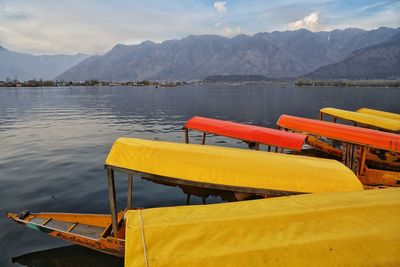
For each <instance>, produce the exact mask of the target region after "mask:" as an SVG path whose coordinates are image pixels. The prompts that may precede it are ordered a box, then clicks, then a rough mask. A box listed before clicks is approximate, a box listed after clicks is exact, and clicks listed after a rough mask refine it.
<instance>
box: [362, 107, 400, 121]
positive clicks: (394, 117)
mask: <svg viewBox="0 0 400 267" xmlns="http://www.w3.org/2000/svg"><path fill="white" fill-rule="evenodd" d="M356 112H358V113H363V114H370V115H374V116H378V117H382V118H387V119H392V120H397V121H400V114H397V113H391V112H386V111H381V110H376V109H370V108H360V109H358V110H357V111H356Z"/></svg>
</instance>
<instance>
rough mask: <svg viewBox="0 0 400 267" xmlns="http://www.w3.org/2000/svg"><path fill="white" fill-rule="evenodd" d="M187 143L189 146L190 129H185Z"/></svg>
mask: <svg viewBox="0 0 400 267" xmlns="http://www.w3.org/2000/svg"><path fill="white" fill-rule="evenodd" d="M185 143H186V144H189V129H188V128H185Z"/></svg>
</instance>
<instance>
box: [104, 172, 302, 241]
mask: <svg viewBox="0 0 400 267" xmlns="http://www.w3.org/2000/svg"><path fill="white" fill-rule="evenodd" d="M105 168H106V171H107V179H108V199H109V204H110V213H111V223H112V232H113V235H114V236H116V234H117V232H118V227H119V225H118V219H117V203H116V194H115V175H114V172H115V171H118V172H121V173H126V174H127V175H128V195H127V209H132V188H133V176H134V175H136V176H140V177H142V178H145V179H148V180H152V181H155V182H169V183H173V184H176V185H178V186H179V185H183V186H192V187H200V188H207V189H217V190H225V191H232V192H241V193H249V194H256V195H260V196H270V197H274V196H289V195H298V194H306V193H305V192H291V191H280V190H273V189H261V188H251V187H239V186H229V185H221V184H211V183H204V182H196V181H189V180H184V179H179V178H173V177H166V176H160V175H155V174H151V173H144V172H139V171H134V170H130V169H124V168H119V167H114V166H109V165H105Z"/></svg>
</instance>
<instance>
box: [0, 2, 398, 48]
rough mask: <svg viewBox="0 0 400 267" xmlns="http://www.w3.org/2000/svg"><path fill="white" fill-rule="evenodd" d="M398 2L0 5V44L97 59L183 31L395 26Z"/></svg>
mask: <svg viewBox="0 0 400 267" xmlns="http://www.w3.org/2000/svg"><path fill="white" fill-rule="evenodd" d="M399 14H400V1H399V0H388V1H382V0H377V1H374V0H338V1H332V0H309V1H294V0H280V1H276V0H253V1H252V0H247V1H244V0H243V1H239V0H226V1H208V0H205V1H201V0H180V1H178V0H168V1H167V0H146V1H144V0H135V1H131V0H113V1H110V0H81V1H79V0H68V1H67V0H65V1H61V0H59V1H54V0H34V1H33V0H0V45H2V46H4V47H6V48H8V49H10V50H14V51H19V52H28V53H33V54H57V53H64V54H75V53H78V52H79V53H87V54H102V53H104V52H106V51H107V50H109V49H111V48H112V47H113V46H114V45H115V44H118V43H123V44H137V43H140V42H142V41H144V40H152V41H155V42H161V41H163V40H167V39H178V38H183V37H185V36H187V35H189V34H196V35H197V34H218V35H224V36H228V37H231V36H234V35H237V34H240V33H243V34H248V35H252V34H255V33H257V32H271V31H275V30H278V31H282V30H294V29H299V28H306V29H309V30H311V31H323V30H332V29H344V28H348V27H357V28H364V29H375V28H378V27H380V26H387V27H395V28H397V27H400V15H399Z"/></svg>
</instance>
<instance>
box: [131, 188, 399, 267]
mask: <svg viewBox="0 0 400 267" xmlns="http://www.w3.org/2000/svg"><path fill="white" fill-rule="evenodd" d="M125 217H126V219H127V222H126V225H127V227H126V249H125V266H126V267H139V266H140V267H142V266H206V267H208V266H210V267H211V266H212V267H214V266H252V267H258V266H400V254H399V253H398V252H399V244H400V235H399V233H400V189H399V188H389V189H382V190H365V191H360V192H340V193H324V194H308V195H297V196H289V197H284V198H272V199H261V200H250V201H243V202H232V203H224V204H215V205H201V206H198V205H197V206H181V207H166V208H152V209H145V210H129V211H128V212H127V213H126V215H125Z"/></svg>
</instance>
